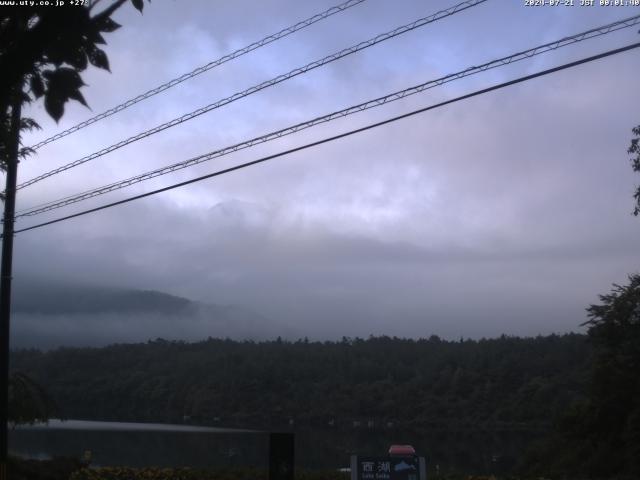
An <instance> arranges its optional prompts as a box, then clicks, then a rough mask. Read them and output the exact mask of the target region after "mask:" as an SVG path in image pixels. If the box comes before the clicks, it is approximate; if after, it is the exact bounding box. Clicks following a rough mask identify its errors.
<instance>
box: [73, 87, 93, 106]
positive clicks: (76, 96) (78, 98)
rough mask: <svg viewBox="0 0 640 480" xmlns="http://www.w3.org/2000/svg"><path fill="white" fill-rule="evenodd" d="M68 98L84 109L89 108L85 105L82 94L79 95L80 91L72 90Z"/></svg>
mask: <svg viewBox="0 0 640 480" xmlns="http://www.w3.org/2000/svg"><path fill="white" fill-rule="evenodd" d="M69 98H72V99H74V100H75V101H77V102H80V103H81V104H82V105H84V106H85V107H87V108H89V105H87V101H86V100H85V99H84V97H83V96H82V93H80V90H73V91H71V92H69Z"/></svg>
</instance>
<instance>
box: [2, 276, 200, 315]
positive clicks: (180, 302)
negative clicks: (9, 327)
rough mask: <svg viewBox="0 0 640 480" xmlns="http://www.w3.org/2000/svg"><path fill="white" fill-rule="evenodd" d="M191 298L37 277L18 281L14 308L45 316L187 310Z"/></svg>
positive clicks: (181, 311)
mask: <svg viewBox="0 0 640 480" xmlns="http://www.w3.org/2000/svg"><path fill="white" fill-rule="evenodd" d="M194 303H195V302H192V301H191V300H188V299H186V298H182V297H176V296H174V295H169V294H167V293H162V292H158V291H155V290H128V289H123V288H114V287H95V286H82V285H70V284H52V283H45V282H43V281H38V280H29V281H22V282H20V281H17V282H15V287H14V294H13V305H12V310H13V311H14V312H16V313H18V312H20V313H39V314H44V315H54V314H64V313H139V312H149V313H151V312H153V313H162V314H176V313H188V311H189V309H191V308H193V304H194Z"/></svg>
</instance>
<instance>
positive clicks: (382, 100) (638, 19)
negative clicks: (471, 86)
mask: <svg viewBox="0 0 640 480" xmlns="http://www.w3.org/2000/svg"><path fill="white" fill-rule="evenodd" d="M639 23H640V15H636V16H634V17H630V18H626V19H623V20H618V21H616V22H613V23H610V24H607V25H603V26H600V27H597V28H592V29H589V30H586V31H584V32H581V33H578V34H575V35H572V36H568V37H563V38H561V39H559V40H556V41H554V42H550V43H546V44H544V45H540V46H537V47H534V48H530V49H528V50H524V51H521V52H517V53H514V54H511V55H508V56H506V57H502V58H499V59H496V60H492V61H490V62H487V63H484V64H482V65H478V66H473V67H469V68H467V69H465V70H461V71H459V72H456V73H452V74H449V75H446V76H444V77H441V78H438V79H435V80H429V81H427V82H424V83H421V84H419V85H415V86H412V87H409V88H406V89H404V90H400V91H397V92H393V93H390V94H387V95H385V96H382V97H378V98H375V99H373V100H369V101H367V102H364V103H360V104H357V105H353V106H350V107H348V108H345V109H342V110H339V111H336V112H333V113H330V114H328V115H323V116H320V117H316V118H314V119H311V120H308V121H305V122H302V123H298V124H296V125H293V126H290V127H286V128H283V129H280V130H276V131H274V132H270V133H267V134H265V135H261V136H259V137H255V138H252V139H250V140H246V141H244V142H241V143H237V144H235V145H231V146H227V147H224V148H221V149H219V150H215V151H213V152H209V153H206V154H204V155H199V156H196V157H193V158H190V159H187V160H183V161H181V162H178V163H174V164H172V165H168V166H165V167H161V168H157V169H155V170H152V171H149V172H146V173H142V174H139V175H136V176H133V177H130V178H127V179H124V180H120V181H118V182H114V183H111V184H108V185H103V186H101V187H98V188H95V189H92V190H87V191H84V192H81V193H78V194H75V195H72V196H67V197H64V198H60V199H57V200H53V201H51V202H47V203H44V204H41V205H37V206H34V207H31V208H29V209H25V210H22V211H20V212H18V214H17V215H16V218H19V217H26V216H33V215H38V214H41V213H44V212H47V211H50V210H55V209H58V208H62V207H65V206H67V205H71V204H74V203H77V202H81V201H83V200H87V199H89V198H93V197H96V196H99V195H104V194H106V193H109V192H113V191H115V190H119V189H122V188H126V187H129V186H131V185H134V184H137V183H140V182H143V181H146V180H150V179H152V178H155V177H159V176H161V175H166V174H168V173H172V172H175V171H177V170H182V169H184V168H188V167H192V166H194V165H198V164H200V163H203V162H207V161H210V160H213V159H215V158H219V157H223V156H225V155H229V154H231V153H233V152H237V151H239V150H244V149H246V148H249V147H252V146H255V145H258V144H261V143H265V142H268V141H271V140H275V139H278V138H281V137H284V136H287V135H291V134H293V133H296V132H299V131H301V130H305V129H307V128H311V127H313V126H316V125H319V124H322V123H327V122H330V121H332V120H336V119H338V118H342V117H346V116H348V115H352V114H354V113H357V112H362V111H364V110H368V109H371V108H375V107H379V106H381V105H384V104H386V103H390V102H394V101H396V100H400V99H402V98H406V97H408V96H410V95H415V94H417V93H420V92H423V91H425V90H428V89H431V88H434V87H437V86H440V85H443V84H445V83H449V82H452V81H455V80H458V79H461V78H464V77H468V76H470V75H475V74H478V73H480V72H484V71H486V70H489V69H493V68H496V67H501V66H504V65H508V64H511V63H514V62H518V61H521V60H525V59H528V58H531V57H534V56H536V55H540V54H543V53H546V52H549V51H552V50H556V49H558V48H561V47H565V46H568V45H572V44H575V43H578V42H582V41H584V40H587V39H590V38H594V37H598V36H602V35H606V34H608V33H611V32H614V31H617V30H620V29H623V28H628V27H631V26H633V25H637V24H639Z"/></svg>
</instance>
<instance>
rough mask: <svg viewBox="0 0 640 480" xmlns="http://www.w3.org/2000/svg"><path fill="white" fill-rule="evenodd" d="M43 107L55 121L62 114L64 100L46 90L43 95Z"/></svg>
mask: <svg viewBox="0 0 640 480" xmlns="http://www.w3.org/2000/svg"><path fill="white" fill-rule="evenodd" d="M44 108H45V109H46V110H47V113H48V114H49V115H51V118H53V119H54V120H55V121H56V123H57V122H58V121H59V120H60V118H62V115H63V114H64V100H62V98H61V97H59V96H57V95H55V94H51V93H50V92H47V93H46V95H45V97H44Z"/></svg>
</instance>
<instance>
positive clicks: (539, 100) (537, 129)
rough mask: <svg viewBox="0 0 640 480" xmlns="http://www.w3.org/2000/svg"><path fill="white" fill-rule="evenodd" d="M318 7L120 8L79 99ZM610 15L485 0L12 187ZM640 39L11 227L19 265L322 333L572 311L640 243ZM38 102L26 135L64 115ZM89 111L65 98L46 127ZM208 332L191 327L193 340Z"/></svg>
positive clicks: (38, 190) (422, 75)
mask: <svg viewBox="0 0 640 480" xmlns="http://www.w3.org/2000/svg"><path fill="white" fill-rule="evenodd" d="M330 4H331V3H330V2H321V3H314V5H313V8H314V9H317V10H320V9H321V8H325V7H328V6H329V5H330ZM449 5H450V4H449V3H448V2H436V3H435V4H434V5H430V6H429V7H428V11H426V10H425V7H424V5H423V4H421V3H420V2H411V1H403V2H393V3H389V2H381V1H371V2H366V3H365V4H364V5H362V6H360V7H356V8H355V9H352V10H351V11H349V12H347V13H345V14H344V15H341V16H338V17H335V18H334V19H333V20H329V21H327V22H324V23H322V24H318V25H316V26H314V27H311V28H310V29H309V30H308V31H305V32H300V33H298V34H296V35H294V36H292V37H291V38H289V39H287V40H284V41H282V42H279V43H278V44H275V45H272V46H269V47H267V48H265V49H262V50H260V51H258V52H254V53H252V54H250V55H248V56H246V57H243V58H242V59H240V60H238V61H237V62H232V63H230V64H228V65H226V66H224V67H222V68H219V69H216V70H215V71H213V72H209V73H207V74H204V75H202V76H201V77H199V78H197V79H194V80H192V81H190V82H189V83H187V84H185V85H184V86H183V87H179V88H176V89H173V90H171V91H169V92H167V93H166V95H164V94H163V95H162V96H159V97H157V98H155V99H153V100H151V101H149V102H148V103H143V104H140V105H138V106H136V107H135V108H132V109H131V110H130V111H127V112H125V113H123V114H121V115H119V116H116V117H113V119H111V120H108V121H105V122H102V123H100V124H99V125H96V126H94V127H91V128H88V129H86V130H84V131H83V132H82V133H80V134H76V135H73V136H69V137H67V138H66V139H63V140H61V141H60V142H57V143H56V144H53V145H51V146H48V147H46V148H44V149H42V153H41V154H38V156H37V157H36V158H33V159H30V160H29V161H27V162H23V164H22V165H21V178H23V179H24V178H28V177H31V176H32V175H35V174H37V173H39V172H41V171H45V170H47V169H50V168H52V167H53V166H55V165H58V164H62V163H65V162H67V161H69V160H73V159H75V158H77V157H79V156H82V155H84V154H86V153H89V152H91V151H92V150H95V149H97V148H101V147H102V146H105V145H107V144H109V143H111V142H114V141H117V140H118V139H120V138H122V137H124V136H127V135H130V134H133V133H137V132H138V131H141V130H143V129H144V128H148V127H149V126H150V125H155V124H157V123H160V122H162V121H166V120H167V119H170V118H172V117H174V116H176V115H179V114H182V113H185V112H187V111H190V110H192V109H195V108H197V107H199V106H202V105H204V104H206V103H209V102H211V101H214V100H216V99H218V98H221V97H223V96H225V95H229V94H231V93H233V92H235V91H238V90H241V89H243V88H246V87H248V86H251V85H252V84H255V83H258V82H260V81H262V80H265V79H267V78H269V77H271V76H273V75H276V74H279V73H283V72H286V71H287V70H289V69H291V68H293V67H296V66H298V65H300V64H302V63H305V62H308V61H311V60H314V59H316V58H319V57H321V56H323V55H326V54H327V53H330V52H331V51H333V50H337V49H339V48H343V47H345V46H348V45H350V44H351V43H355V42H357V41H360V40H363V39H366V38H368V37H371V36H373V35H374V34H376V33H379V32H381V31H385V30H389V29H390V28H393V27H395V26H397V25H399V24H401V23H406V22H408V21H410V20H411V19H413V18H416V17H417V16H423V15H426V14H428V13H430V12H431V11H435V10H436V9H438V8H445V7H447V6H449ZM310 8H311V7H310V6H309V5H307V4H304V3H301V2H286V1H277V2H244V3H241V4H239V3H237V2H235V3H233V4H215V5H214V4H212V3H209V2H195V1H193V2H188V3H186V4H184V5H183V4H182V3H181V4H180V7H179V8H178V6H177V3H175V2H165V3H161V4H155V3H154V4H151V5H149V6H148V7H147V8H146V10H145V15H144V16H142V17H140V16H137V14H135V13H134V12H132V11H124V10H123V12H122V14H121V17H122V18H121V19H120V22H121V23H123V25H124V27H123V29H121V30H120V31H118V32H116V33H114V34H113V35H111V38H110V39H109V42H110V43H109V47H108V51H109V55H110V58H111V59H112V61H111V63H112V71H113V72H114V73H113V74H112V75H107V74H105V73H103V72H90V73H89V74H88V79H87V83H89V84H90V87H89V88H87V89H86V97H87V99H88V101H89V102H90V104H91V105H92V107H93V108H94V111H96V112H97V111H101V110H102V109H103V108H107V107H109V106H111V105H112V104H113V103H115V102H117V101H120V100H123V99H125V98H127V96H130V95H131V93H134V92H139V91H141V90H144V89H146V88H148V87H152V86H155V85H156V84H157V83H158V82H160V81H162V80H165V79H169V78H171V77H173V76H175V75H177V74H179V73H182V72H183V71H185V70H188V69H190V68H193V67H195V66H198V65H200V64H202V63H205V62H206V61H209V60H211V59H213V58H215V57H216V56H219V55H221V54H223V53H224V52H226V51H228V50H229V49H231V48H236V47H239V46H242V45H244V44H246V43H248V42H250V41H252V40H255V39H258V38H260V37H261V36H263V35H265V34H268V33H271V32H272V31H275V30H277V29H279V28H282V27H283V26H286V25H289V24H291V23H293V22H295V21H297V20H299V19H301V18H304V17H305V16H307V15H309V14H311V13H312V12H311V11H310ZM246 12H250V13H251V14H246ZM623 14H625V15H629V12H627V11H625V12H622V11H616V9H600V8H598V7H595V8H593V9H589V8H578V7H574V8H573V9H565V10H564V11H561V10H560V9H549V8H544V9H541V8H539V9H535V8H534V9H526V8H524V7H522V6H521V5H520V4H518V3H517V2H494V3H492V2H487V4H485V5H483V6H480V7H477V8H475V9H472V10H470V11H468V12H465V13H462V14H460V15H459V16H456V17H453V18H451V19H448V20H446V21H442V22H440V23H438V24H435V25H433V26H431V27H427V28H424V29H422V30H420V31H418V32H414V33H411V34H409V35H407V36H405V37H402V38H398V39H396V40H393V41H392V42H389V43H388V44H385V45H380V46H378V47H374V49H371V50H370V51H368V52H366V53H365V54H363V55H358V56H354V57H352V58H348V59H344V60H341V61H340V62H337V63H336V64H334V65H333V66H331V67H330V68H326V69H321V70H319V71H316V72H312V73H310V74H308V75H307V76H304V77H300V78H298V79H295V80H292V81H291V82H287V83H286V84H283V85H280V86H278V87H276V88H273V89H270V90H267V91H264V92H261V93H260V94H258V95H255V96H252V97H250V98H247V99H245V100H243V101H240V102H237V103H235V104H233V105H230V106H229V107H226V108H224V109H221V110H219V111H216V112H212V113H210V114H207V115H204V116H202V117H201V118H199V119H197V120H194V121H193V122H189V123H188V124H185V125H183V126H180V127H176V128H175V129H171V130H170V131H168V132H165V133H163V134H161V135H157V136H155V137H153V138H151V139H148V140H145V141H141V142H139V143H138V144H135V145H132V146H130V147H127V148H125V149H122V150H120V151H119V152H118V153H115V154H112V155H109V156H107V157H104V158H102V159H99V160H96V161H95V162H93V163H92V164H90V165H87V166H84V167H81V168H78V169H76V171H73V172H69V173H68V174H65V175H60V176H58V177H56V178H55V180H53V179H52V180H50V181H46V182H42V183H41V184H39V185H38V186H37V187H33V188H31V189H28V190H25V191H24V192H21V193H20V199H19V202H20V205H21V206H22V207H26V206H28V205H32V204H35V203H39V202H41V201H45V200H48V199H51V198H55V197H58V196H62V195H67V194H70V193H74V192H76V191H79V190H84V189H86V188H90V187H93V186H97V185H101V184H103V183H106V182H111V181H114V180H116V179H119V178H122V177H126V176H130V175H133V174H136V173H139V172H141V171H145V170H147V169H150V168H155V167H157V166H158V165H164V164H166V163H169V162H173V161H176V160H181V159H183V158H186V157H189V156H192V155H195V154H199V153H202V152H204V151H208V150H212V149H215V148H219V147H221V146H224V145H227V144H231V143H233V142H237V141H239V140H242V139H244V138H248V137H251V136H254V135H258V134H261V133H265V132H267V131H270V130H273V129H276V128H281V127H283V126H286V125H289V124H291V123H294V122H297V121H301V120H304V119H307V118H310V117H312V116H315V115H319V114H323V113H327V112H329V111H331V110H334V109H337V108H343V107H344V106H346V105H349V104H353V103H356V102H358V101H362V100H366V99H368V98H371V97H374V96H378V95H380V94H384V93H387V92H389V91H392V90H395V89H399V88H403V87H406V86H409V85H412V84H415V83H418V82H421V81H425V80H427V79H429V78H434V77H437V76H442V75H444V74H446V73H450V72H453V71H456V70H459V69H462V68H465V67H467V66H470V65H476V64H478V63H481V62H483V61H487V60H490V59H492V58H496V57H499V56H502V55H505V54H507V53H509V52H511V51H515V50H520V49H524V48H529V47H531V46H534V45H537V44H540V43H543V42H546V41H550V40H553V39H555V38H558V37H560V36H563V35H567V34H571V33H574V32H577V31H580V30H584V29H586V28H590V27H593V26H596V25H599V24H601V23H604V22H606V21H611V20H613V19H615V18H618V17H621V16H623ZM636 30H637V29H636ZM636 30H633V29H631V30H629V31H623V32H618V33H616V34H615V35H612V37H611V38H607V39H606V40H604V39H603V40H602V41H596V40H592V41H590V42H585V43H584V44H581V45H579V46H574V47H570V48H568V49H566V50H562V51H558V52H557V53H555V54H554V55H552V56H549V57H546V56H545V57H539V58H537V59H535V60H534V61H533V62H528V63H527V62H523V63H521V64H519V65H514V66H511V67H509V68H507V69H504V70H496V71H493V72H488V73H485V74H482V75H479V76H477V77H473V78H469V79H466V80H464V81H461V82H457V83H454V84H450V85H448V86H447V87H446V88H441V89H435V90H432V91H430V92H428V93H425V94H423V95H420V96H416V97H412V98H410V99H406V100H403V101H401V102H398V103H397V104H394V105H389V106H386V107H384V108H382V109H380V110H374V111H370V112H367V113H363V114H358V115H356V116H353V117H350V118H347V119H343V120H340V121H337V122H335V123H332V124H330V125H324V126H321V127H317V128H315V129H313V130H310V131H307V132H302V133H300V134H299V135H296V136H294V137H289V138H285V139H281V140H279V141H277V142H273V144H268V145H263V146H260V147H256V148H254V149H251V150H250V151H245V152H240V153H237V154H234V155H233V156H230V157H229V158H226V159H221V160H219V161H216V162H214V163H211V164H208V165H202V166H199V167H196V168H194V169H190V170H188V171H182V172H179V173H176V174H173V175H171V176H167V177H164V178H161V179H156V180H154V181H152V182H148V184H145V185H140V186H137V187H135V188H131V189H129V190H127V191H126V192H125V191H121V192H118V193H114V194H111V195H109V196H106V197H104V198H102V199H100V200H93V201H90V202H87V206H91V205H98V204H100V203H102V202H103V201H104V200H105V199H117V198H122V197H124V196H125V195H127V194H132V193H135V192H142V191H146V190H148V189H151V188H154V187H159V186H164V185H166V184H169V183H172V182H174V181H178V180H181V179H187V178H191V177H193V176H196V175H198V174H202V173H205V172H209V171H212V170H213V169H216V168H221V167H223V166H226V165H231V164H235V163H239V162H241V161H246V160H250V159H254V158H257V157H259V156H261V155H265V154H268V153H272V152H276V151H279V150H282V149H285V148H289V147H291V146H295V145H299V144H302V143H305V142H308V141H312V140H314V139H318V138H322V137H323V136H326V135H329V134H334V133H337V132H341V131H344V130H347V129H349V128H354V127H356V126H360V125H364V124H366V123H369V122H372V121H375V120H377V119H382V118H386V117H387V116H391V115H393V114H398V113H401V112H405V111H408V110H410V109H414V108H419V107H420V106H424V105H428V104H430V103H434V102H436V101H439V100H442V99H445V98H450V97H452V96H455V95H459V94H461V93H464V92H467V91H469V90H472V89H475V88H481V87H483V86H486V85H488V84H490V83H492V82H496V81H503V80H505V79H507V78H512V77H514V76H516V75H520V74H524V73H526V72H532V71H535V70H537V69H539V68H545V67H548V66H550V65H555V64H559V63H562V62H565V61H568V60H570V59H575V58H579V57H582V56H585V55H587V54H592V53H595V52H599V51H603V50H605V49H606V48H611V47H613V46H618V45H622V44H625V43H630V42H631V41H635V40H636V38H637V33H636ZM169 32H170V33H171V35H169ZM636 55H637V53H633V52H632V53H627V54H623V55H621V56H618V57H615V58H611V59H607V60H604V61H602V62H600V63H595V64H590V65H586V66H582V67H579V68H577V69H575V70H572V71H569V72H563V73H559V74H556V75H554V76H551V77H548V78H544V79H539V80H536V81H533V82H528V83H526V84H523V85H519V86H514V87H512V88H510V89H507V90H503V91H500V92H495V93H492V94H489V95H485V96H482V97H479V98H475V99H472V100H469V101H465V102H461V103H458V104H455V105H451V106H449V107H446V108H444V109H441V110H436V111H433V112H430V113H429V114H425V115H422V116H417V117H414V118H412V119H408V120H404V121H402V122H398V123H396V124H393V125H389V126H387V127H384V128H382V129H378V130H375V131H370V132H367V133H364V134H361V135H359V136H356V137H351V138H348V139H344V140H341V141H339V142H336V143H333V144H330V145H324V146H321V147H318V148H315V149H313V150H307V151H304V152H301V153H298V154H295V155H291V156H289V157H286V158H282V159H279V160H277V161H274V162H272V163H270V164H267V165H261V166H259V167H254V168H251V169H248V170H244V171H241V172H235V173H233V174H230V175H227V176H224V177H220V178H218V179H216V180H212V181H206V182H202V183H199V184H195V185H192V186H190V187H187V188H183V189H179V190H175V191H172V192H170V193H167V194H163V195H161V196H157V197H152V198H150V199H147V200H144V201H141V202H139V203H136V204H131V205H127V206H122V207H117V208H114V209H111V210H108V211H104V212H100V213H97V214H94V215H90V216H85V217H82V218H79V219H75V220H71V221H69V222H63V223H61V224H59V225H54V226H51V227H46V228H44V229H40V230H35V231H32V232H25V233H24V234H21V235H19V236H18V237H17V241H16V260H15V265H16V270H17V272H16V275H17V276H20V275H23V276H24V275H31V276H41V277H45V278H47V279H49V280H50V281H52V282H56V281H58V280H59V279H68V280H69V281H75V282H83V283H85V282H89V283H94V284H103V285H121V286H126V287H131V288H153V289H158V290H162V291H166V292H169V293H172V294H178V295H183V296H186V297H188V298H192V299H195V300H200V301H207V302H212V303H219V304H234V305H241V306H246V307H247V308H251V309H253V310H255V311H258V312H260V313H261V314H264V315H265V316H267V317H269V318H271V319H274V320H278V321H282V322H283V323H284V324H287V325H289V326H292V327H295V328H297V329H299V330H298V331H300V332H301V333H302V334H308V335H310V336H316V337H339V336H342V335H356V334H357V335H361V336H362V335H368V334H370V333H387V334H398V335H411V336H419V335H430V334H431V333H437V334H440V335H443V336H445V337H452V338H453V337H456V336H459V335H463V336H465V337H466V336H490V335H497V334H500V333H508V334H537V333H549V332H552V331H568V330H575V329H578V328H579V327H578V325H579V324H580V323H581V322H582V321H584V319H585V317H584V308H585V307H586V306H587V305H588V304H589V303H593V302H595V301H597V294H598V293H603V292H605V291H606V290H608V288H609V285H610V284H611V283H612V282H624V281H625V278H626V275H627V274H628V273H631V272H633V271H636V270H637V268H638V260H640V251H639V249H638V247H637V245H638V241H637V238H638V233H639V228H640V223H638V221H637V219H634V218H633V217H632V216H631V215H630V212H631V209H632V199H631V194H632V192H633V186H634V183H637V179H634V178H633V176H632V175H630V173H631V169H630V167H629V162H628V159H627V156H626V153H625V152H626V148H627V146H628V143H629V139H630V134H631V132H630V129H631V127H632V126H634V125H635V124H637V123H638V118H637V116H636V112H637V109H635V108H633V106H634V105H636V104H637V103H638V100H640V93H639V92H638V89H637V88H636V87H635V83H636V82H635V78H636V77H637V62H636ZM33 112H34V115H36V116H37V118H38V119H39V120H41V122H42V124H43V125H44V126H46V127H47V130H46V131H45V132H42V133H39V134H36V135H38V136H39V137H43V136H47V135H50V134H51V133H53V132H55V131H56V130H55V128H53V125H52V122H51V121H49V120H47V119H46V118H45V117H44V116H43V115H42V113H41V109H40V107H37V106H36V107H34V109H33ZM87 114H88V113H87V112H86V110H84V109H82V108H80V107H77V106H71V107H69V108H68V112H67V115H66V116H65V117H64V118H63V120H62V121H61V125H60V128H64V127H67V126H70V125H72V124H74V123H75V122H77V121H79V120H81V119H83V118H86V116H87ZM34 138H35V136H34ZM69 211H73V209H70V210H69ZM54 217H55V215H50V216H46V215H45V216H42V219H43V220H44V219H46V218H54ZM25 224H27V222H25ZM54 323H55V322H54ZM163 328H164V327H163ZM163 328H159V330H162V331H164V330H163ZM165 333H166V332H165ZM199 333H201V331H200V330H198V329H197V328H195V327H194V329H193V332H190V333H189V336H191V337H193V336H197V334H199ZM105 335H106V333H105ZM158 336H161V335H158ZM133 337H135V335H134V334H133V333H132V338H133Z"/></svg>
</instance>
